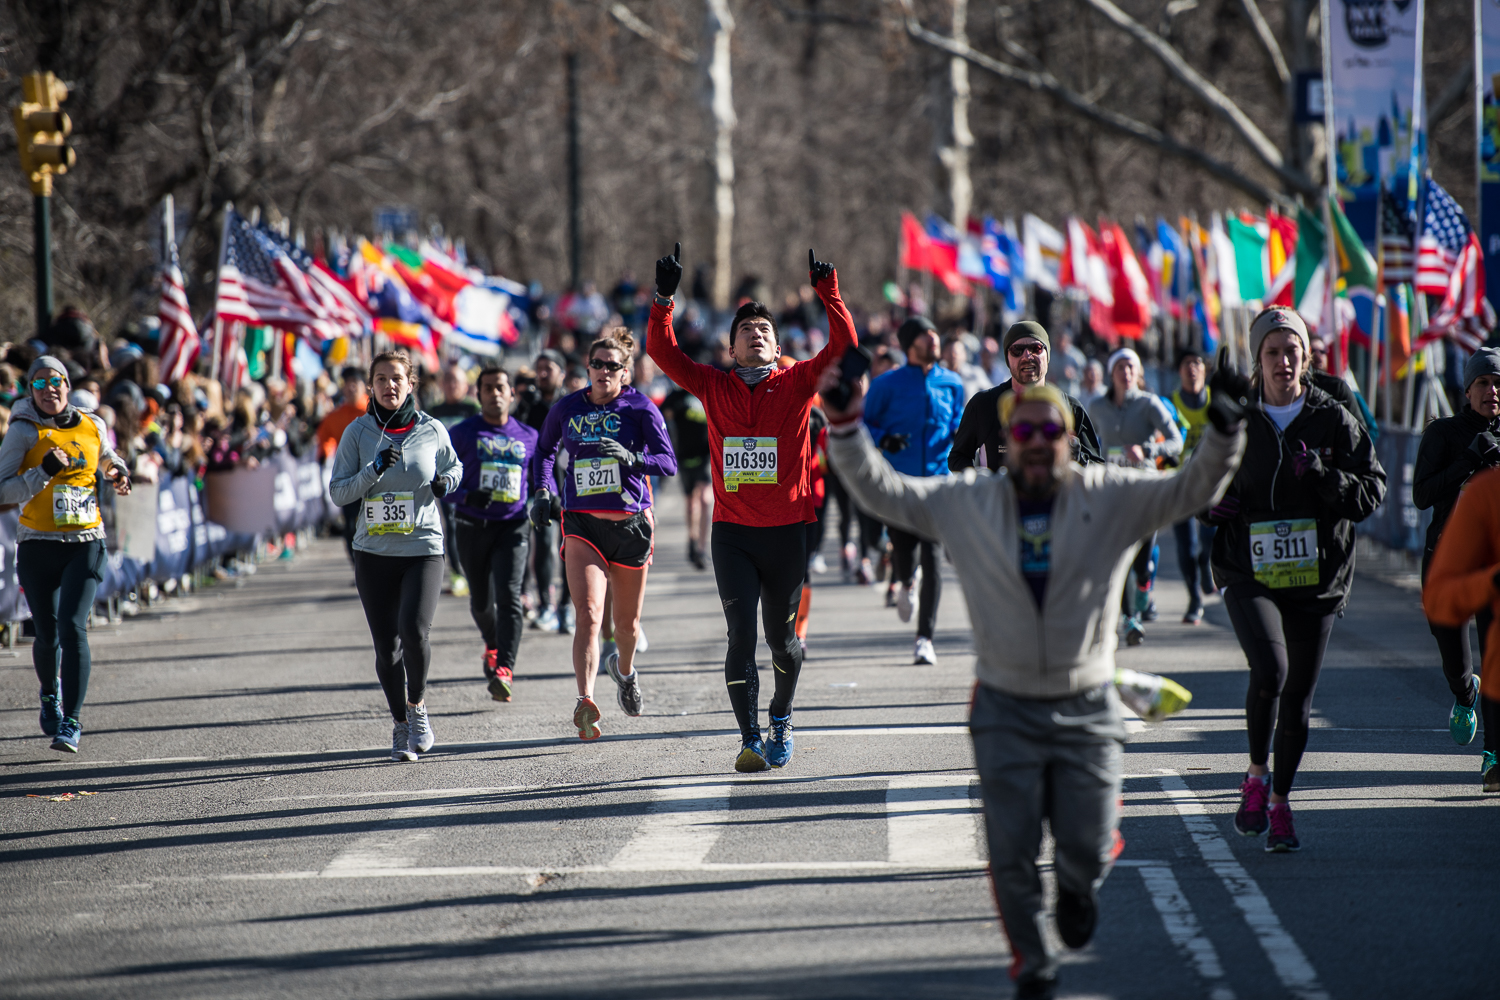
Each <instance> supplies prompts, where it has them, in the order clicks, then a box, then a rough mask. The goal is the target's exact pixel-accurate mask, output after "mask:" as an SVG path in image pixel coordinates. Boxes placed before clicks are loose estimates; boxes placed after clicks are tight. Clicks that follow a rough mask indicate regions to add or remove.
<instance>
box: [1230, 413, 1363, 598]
mask: <svg viewBox="0 0 1500 1000" xmlns="http://www.w3.org/2000/svg"><path fill="white" fill-rule="evenodd" d="M1306 393H1307V401H1306V402H1305V403H1304V404H1303V406H1302V412H1301V413H1299V414H1297V417H1296V419H1294V420H1293V421H1292V422H1291V423H1290V424H1288V425H1287V428H1286V431H1285V432H1282V431H1281V430H1280V429H1279V428H1277V426H1276V424H1275V423H1274V422H1273V421H1272V420H1271V418H1270V417H1269V416H1267V415H1266V414H1265V412H1264V411H1261V410H1256V411H1255V412H1253V413H1251V414H1250V417H1249V419H1248V421H1247V422H1246V432H1247V434H1248V441H1247V443H1246V446H1245V457H1244V459H1243V460H1242V461H1241V462H1240V470H1239V472H1237V473H1236V474H1235V477H1234V481H1233V482H1231V483H1230V484H1229V490H1228V491H1227V492H1226V494H1225V498H1226V500H1228V499H1230V498H1232V501H1231V502H1238V504H1239V511H1238V514H1237V515H1236V516H1235V517H1233V518H1232V519H1230V520H1227V521H1225V520H1221V519H1215V518H1212V517H1206V518H1205V519H1206V520H1209V521H1210V523H1213V524H1217V525H1219V532H1218V533H1217V534H1216V535H1215V536H1214V551H1213V570H1214V582H1215V583H1217V584H1218V585H1219V586H1220V587H1234V588H1235V589H1236V590H1237V591H1238V592H1239V593H1241V594H1254V595H1259V596H1263V597H1272V598H1275V599H1276V600H1277V602H1278V603H1281V602H1283V601H1285V602H1288V603H1290V604H1293V605H1295V606H1296V607H1297V608H1298V609H1299V610H1303V611H1307V612H1309V613H1313V614H1329V613H1331V612H1334V611H1341V610H1343V608H1344V605H1345V604H1346V603H1347V602H1348V600H1349V585H1350V583H1351V580H1352V578H1353V576H1354V525H1355V523H1356V522H1358V521H1363V520H1364V519H1365V518H1367V517H1369V516H1370V515H1371V514H1372V513H1374V512H1375V508H1376V507H1378V506H1380V502H1381V501H1382V500H1383V499H1384V498H1385V470H1384V469H1382V468H1381V467H1380V461H1379V460H1378V459H1377V458H1376V457H1375V447H1374V445H1373V444H1371V442H1370V436H1369V435H1368V434H1366V433H1365V429H1364V427H1362V426H1361V425H1360V422H1359V421H1357V420H1355V419H1354V417H1353V416H1351V415H1350V413H1349V411H1348V410H1346V409H1344V407H1343V406H1341V405H1339V403H1338V402H1337V401H1336V400H1335V399H1334V398H1333V397H1332V396H1330V395H1328V393H1326V392H1324V391H1323V390H1321V389H1319V388H1317V387H1316V386H1309V387H1308V388H1307V389H1306ZM1299 441H1302V442H1306V443H1307V447H1308V448H1309V449H1311V450H1313V451H1316V452H1317V453H1318V456H1319V458H1320V460H1321V461H1322V464H1323V468H1324V474H1323V475H1322V477H1321V478H1315V476H1314V474H1313V473H1311V472H1309V473H1308V474H1307V475H1306V476H1304V477H1303V478H1302V479H1298V478H1297V476H1296V474H1295V473H1294V472H1293V471H1292V468H1293V461H1292V455H1293V451H1294V450H1295V449H1296V448H1297V446H1298V444H1297V443H1298V442H1299ZM1222 506H1223V504H1222V502H1221V507H1220V508H1216V509H1222ZM1296 517H1303V518H1308V517H1310V518H1314V519H1315V520H1316V521H1317V525H1318V583H1317V584H1316V585H1311V586H1305V587H1285V588H1280V589H1276V590H1272V589H1270V588H1268V587H1266V586H1264V585H1263V584H1261V583H1260V582H1259V581H1257V580H1256V579H1255V572H1254V569H1253V567H1252V563H1251V560H1250V526H1251V524H1253V523H1255V522H1258V521H1271V520H1275V521H1282V520H1287V519H1291V518H1296Z"/></svg>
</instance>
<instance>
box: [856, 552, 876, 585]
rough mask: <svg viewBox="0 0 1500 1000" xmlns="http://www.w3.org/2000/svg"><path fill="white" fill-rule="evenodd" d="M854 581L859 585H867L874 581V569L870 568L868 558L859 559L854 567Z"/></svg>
mask: <svg viewBox="0 0 1500 1000" xmlns="http://www.w3.org/2000/svg"><path fill="white" fill-rule="evenodd" d="M854 582H855V583H856V584H858V585H859V586H861V587H868V586H870V584H872V583H874V582H875V571H874V570H873V569H871V568H870V560H868V559H861V560H860V561H859V565H858V566H856V567H855V569H854Z"/></svg>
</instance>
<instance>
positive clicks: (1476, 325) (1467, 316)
mask: <svg viewBox="0 0 1500 1000" xmlns="http://www.w3.org/2000/svg"><path fill="white" fill-rule="evenodd" d="M1494 328H1495V309H1494V307H1493V306H1491V305H1490V300H1489V299H1487V298H1485V295H1484V252H1483V251H1482V250H1481V249H1480V247H1479V236H1478V235H1477V234H1475V233H1473V232H1470V233H1469V238H1468V241H1467V242H1466V243H1465V244H1464V247H1463V249H1462V250H1460V251H1459V252H1458V258H1457V260H1456V261H1455V262H1454V267H1453V273H1452V274H1451V275H1450V276H1449V278H1448V286H1447V287H1446V288H1445V289H1443V303H1442V305H1440V306H1438V308H1437V311H1436V312H1434V313H1433V314H1432V318H1431V320H1429V322H1428V323H1427V328H1426V329H1425V330H1423V331H1422V336H1421V338H1420V339H1419V340H1418V341H1417V344H1418V346H1420V345H1422V344H1425V343H1428V342H1429V341H1432V340H1436V339H1437V338H1438V337H1450V338H1452V339H1453V340H1456V341H1458V342H1459V343H1460V344H1462V345H1463V346H1464V347H1466V348H1468V349H1469V350H1470V351H1477V350H1479V348H1481V347H1483V346H1484V342H1485V340H1486V338H1488V337H1489V332H1490V331H1491V330H1492V329H1494Z"/></svg>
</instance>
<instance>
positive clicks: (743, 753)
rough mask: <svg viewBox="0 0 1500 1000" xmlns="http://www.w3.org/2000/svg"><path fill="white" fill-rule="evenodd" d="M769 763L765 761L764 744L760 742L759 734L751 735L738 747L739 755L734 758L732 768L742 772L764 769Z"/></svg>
mask: <svg viewBox="0 0 1500 1000" xmlns="http://www.w3.org/2000/svg"><path fill="white" fill-rule="evenodd" d="M770 766H771V765H769V764H767V763H766V745H765V744H764V743H762V742H761V740H760V737H759V736H752V737H750V738H749V739H748V740H746V741H745V745H744V746H742V747H741V748H740V755H739V756H738V757H736V758H735V759H734V769H735V770H736V771H742V772H744V773H747V774H748V773H751V772H754V771H764V770H765V769H766V768H768V767H770Z"/></svg>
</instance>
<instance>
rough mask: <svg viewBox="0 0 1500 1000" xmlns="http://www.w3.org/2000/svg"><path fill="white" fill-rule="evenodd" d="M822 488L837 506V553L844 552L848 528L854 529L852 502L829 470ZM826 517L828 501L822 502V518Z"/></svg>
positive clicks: (840, 481)
mask: <svg viewBox="0 0 1500 1000" xmlns="http://www.w3.org/2000/svg"><path fill="white" fill-rule="evenodd" d="M823 488H824V490H826V491H827V497H828V498H829V499H832V500H833V502H834V503H836V504H838V505H839V552H840V553H842V552H843V551H844V546H845V545H848V544H849V534H850V530H849V529H850V528H852V527H854V517H853V515H854V501H853V500H852V499H850V497H849V491H848V490H846V489H844V483H843V481H842V480H841V479H839V477H838V473H836V472H834V471H833V470H832V469H829V470H828V471H827V472H826V473H824V475H823ZM827 515H828V501H827V500H824V501H823V517H827Z"/></svg>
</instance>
